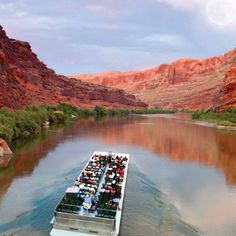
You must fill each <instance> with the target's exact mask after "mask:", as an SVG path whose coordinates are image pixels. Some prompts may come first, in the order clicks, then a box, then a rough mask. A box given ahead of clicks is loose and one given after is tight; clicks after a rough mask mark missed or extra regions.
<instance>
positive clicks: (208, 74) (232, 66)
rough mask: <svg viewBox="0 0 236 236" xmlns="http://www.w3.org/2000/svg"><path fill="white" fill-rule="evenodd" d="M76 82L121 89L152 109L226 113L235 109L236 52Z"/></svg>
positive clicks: (84, 77) (95, 76)
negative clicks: (200, 110)
mask: <svg viewBox="0 0 236 236" xmlns="http://www.w3.org/2000/svg"><path fill="white" fill-rule="evenodd" d="M75 78H77V79H80V80H82V81H87V82H91V83H94V84H101V85H105V86H109V87H113V88H122V89H124V90H125V91H126V92H129V93H132V94H134V95H135V96H136V97H138V98H140V99H141V100H142V101H144V102H146V103H148V104H149V106H150V107H159V108H162V109H178V110H181V109H191V110H198V109H209V108H218V109H219V108H220V109H225V108H227V107H232V106H235V105H236V96H235V95H236V82H235V80H236V49H235V50H232V51H231V52H228V53H226V54H225V55H223V56H219V57H212V58H209V59H205V60H193V59H181V60H177V61H175V62H173V63H171V64H164V65H160V66H158V67H156V68H152V69H149V70H146V71H141V72H138V71H134V72H125V73H119V72H107V73H103V74H96V75H92V74H90V75H80V76H75Z"/></svg>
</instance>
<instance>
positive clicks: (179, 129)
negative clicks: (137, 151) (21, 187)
mask: <svg viewBox="0 0 236 236" xmlns="http://www.w3.org/2000/svg"><path fill="white" fill-rule="evenodd" d="M78 136H80V137H82V138H95V139H98V140H99V141H101V142H103V143H105V144H106V145H109V144H110V145H112V144H128V145H137V146H142V147H143V148H145V149H148V150H150V151H152V152H153V153H156V154H158V155H162V156H165V157H167V158H170V159H171V160H173V161H176V162H192V161H195V162H198V163H200V164H203V165H207V166H212V167H214V168H217V169H220V170H221V171H222V172H223V173H224V175H225V178H226V181H227V184H228V185H234V184H236V145H235V143H236V135H235V133H230V132H223V131H219V130H216V129H214V128H207V127H202V126H198V125H192V124H186V123H184V122H183V120H178V119H166V118H148V117H129V118H121V119H112V120H103V121H99V122H96V121H94V120H85V121H80V122H78V123H77V124H75V125H74V126H72V127H67V128H61V129H57V130H56V131H55V132H53V131H49V132H48V133H47V134H45V135H42V136H41V137H39V138H36V139H35V140H32V141H30V142H28V143H27V144H25V145H24V146H23V147H21V148H19V147H16V148H15V150H13V151H14V157H13V160H12V161H11V162H10V164H9V166H8V167H7V168H5V169H1V170H0V186H1V188H0V198H1V196H2V195H3V194H4V193H5V192H6V190H7V189H8V187H9V186H10V184H11V182H12V181H13V180H14V178H16V177H19V176H24V175H29V174H31V173H32V171H33V170H34V169H35V167H37V165H38V163H39V161H40V160H41V159H42V158H45V157H46V156H47V153H48V152H50V151H53V150H54V149H55V148H56V147H57V146H58V145H59V144H60V143H63V142H65V140H66V139H70V138H76V137H78Z"/></svg>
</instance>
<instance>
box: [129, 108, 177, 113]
mask: <svg viewBox="0 0 236 236" xmlns="http://www.w3.org/2000/svg"><path fill="white" fill-rule="evenodd" d="M175 112H176V111H175V110H161V109H158V108H152V109H135V110H131V114H173V113H175Z"/></svg>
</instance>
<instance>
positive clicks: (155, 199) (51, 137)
mask: <svg viewBox="0 0 236 236" xmlns="http://www.w3.org/2000/svg"><path fill="white" fill-rule="evenodd" d="M95 150H108V151H109V150H112V151H117V152H127V153H130V155H131V164H130V168H129V174H128V184H127V191H126V197H125V205H124V211H123V218H122V226H121V236H134V235H138V236H141V235H142V236H143V235H145V236H147V235H149V236H159V235H161V236H177V235H178V236H179V235H189V236H191V235H193V236H195V235H210V236H235V235H236V224H235V222H236V188H235V186H236V133H231V132H224V131H219V130H216V129H214V128H207V127H201V126H197V125H193V124H187V123H186V122H185V121H183V120H181V119H178V118H174V117H171V118H169V119H167V118H163V117H159V118H156V117H129V118H120V119H113V120H107V121H100V122H95V121H92V120H89V121H81V122H79V123H77V124H75V125H74V126H72V127H67V128H61V129H57V130H49V131H48V132H47V133H46V134H44V135H42V136H41V137H39V138H37V139H34V140H31V141H28V142H27V143H25V144H24V145H22V144H21V143H18V144H16V146H15V151H14V152H15V154H14V157H13V159H12V160H11V161H10V162H9V163H8V164H6V163H7V161H6V160H5V162H3V164H2V167H1V169H0V235H20V236H21V235H22V236H32V235H36V236H46V235H49V232H50V229H51V227H50V224H49V222H50V220H51V218H52V216H53V209H54V208H55V206H56V204H57V203H58V201H59V199H60V198H61V197H62V195H63V193H64V191H65V189H66V188H67V186H69V185H70V184H72V183H73V181H74V179H75V178H76V176H77V175H78V173H79V172H80V171H81V170H82V168H83V167H84V165H85V163H86V161H87V160H88V158H89V156H90V155H91V154H92V152H93V151H95ZM0 164H1V163H0Z"/></svg>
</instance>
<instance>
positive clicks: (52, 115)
mask: <svg viewBox="0 0 236 236" xmlns="http://www.w3.org/2000/svg"><path fill="white" fill-rule="evenodd" d="M127 114H129V111H128V110H114V109H111V110H107V109H105V108H102V107H99V106H96V107H95V109H79V108H76V107H73V106H71V105H68V104H60V105H58V106H31V107H27V108H26V109H24V110H17V111H9V110H3V109H0V138H3V139H4V140H6V141H7V142H8V143H11V142H12V140H15V139H18V138H27V137H31V136H36V135H39V134H40V133H41V132H42V130H43V127H44V124H45V122H47V121H48V122H50V124H65V123H71V122H75V121H76V120H78V119H86V118H89V117H95V118H101V117H105V116H117V115H120V116H123V115H127Z"/></svg>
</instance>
